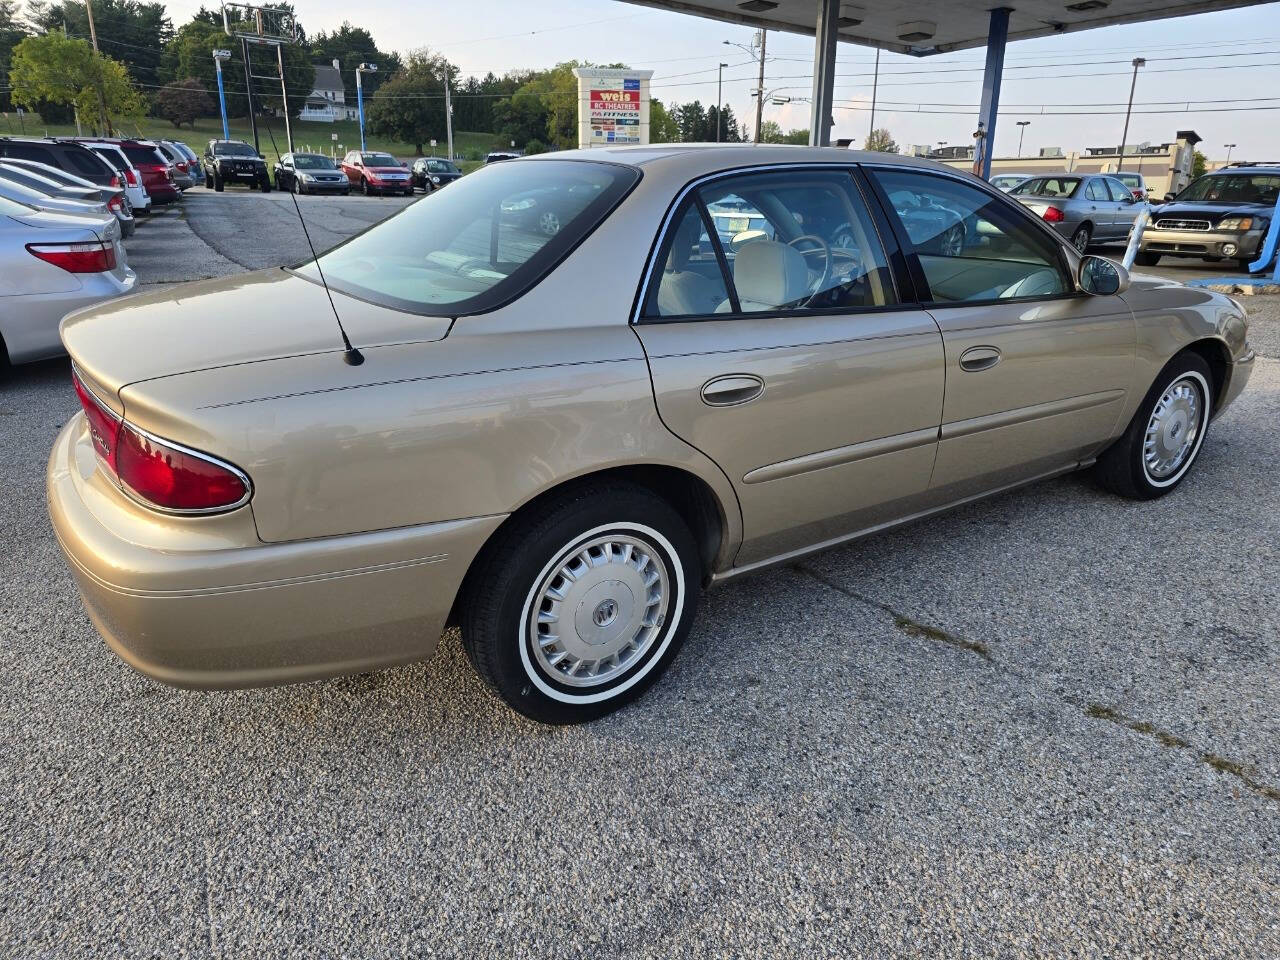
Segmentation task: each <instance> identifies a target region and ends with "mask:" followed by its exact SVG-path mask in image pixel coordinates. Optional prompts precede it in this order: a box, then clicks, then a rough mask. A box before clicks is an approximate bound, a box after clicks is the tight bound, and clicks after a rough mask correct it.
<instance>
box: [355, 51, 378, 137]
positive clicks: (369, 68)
mask: <svg viewBox="0 0 1280 960" xmlns="http://www.w3.org/2000/svg"><path fill="white" fill-rule="evenodd" d="M377 72H378V65H377V64H376V63H362V64H360V66H358V67H356V110H357V111H358V112H359V114H360V152H361V153H364V87H363V86H361V84H360V75H361V74H362V73H377Z"/></svg>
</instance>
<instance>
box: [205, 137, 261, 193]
mask: <svg viewBox="0 0 1280 960" xmlns="http://www.w3.org/2000/svg"><path fill="white" fill-rule="evenodd" d="M202 166H203V167H204V185H205V186H206V187H212V188H213V189H214V190H217V191H218V192H219V193H221V192H222V188H223V186H224V185H225V184H228V183H247V184H249V185H250V186H254V187H257V188H258V189H259V190H261V191H262V192H263V193H270V192H271V176H270V175H269V174H268V173H267V161H266V160H265V159H263V157H262V155H261V154H259V153H258V151H257V150H255V149H253V147H252V146H251V145H250V144H247V143H245V142H244V141H243V140H210V141H209V145H208V146H207V147H205V148H204V162H203V163H202Z"/></svg>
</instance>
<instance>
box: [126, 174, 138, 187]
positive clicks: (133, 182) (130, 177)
mask: <svg viewBox="0 0 1280 960" xmlns="http://www.w3.org/2000/svg"><path fill="white" fill-rule="evenodd" d="M124 178H125V180H126V181H128V184H129V186H131V187H136V186H137V185H138V175H137V174H136V173H134V172H133V171H132V170H126V171H125V172H124Z"/></svg>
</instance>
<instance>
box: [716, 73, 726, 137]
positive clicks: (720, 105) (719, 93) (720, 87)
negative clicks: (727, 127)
mask: <svg viewBox="0 0 1280 960" xmlns="http://www.w3.org/2000/svg"><path fill="white" fill-rule="evenodd" d="M727 66H728V64H727V63H722V64H720V67H719V73H718V75H717V77H716V143H719V142H720V128H721V127H723V126H724V121H723V119H722V114H723V113H724V68H725V67H727Z"/></svg>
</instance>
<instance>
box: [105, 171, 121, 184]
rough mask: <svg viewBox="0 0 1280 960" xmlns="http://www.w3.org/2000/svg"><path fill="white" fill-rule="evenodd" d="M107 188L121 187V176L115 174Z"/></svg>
mask: <svg viewBox="0 0 1280 960" xmlns="http://www.w3.org/2000/svg"><path fill="white" fill-rule="evenodd" d="M107 186H109V187H118V186H120V175H119V174H115V173H113V174H112V175H111V182H110V183H109V184H107Z"/></svg>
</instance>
